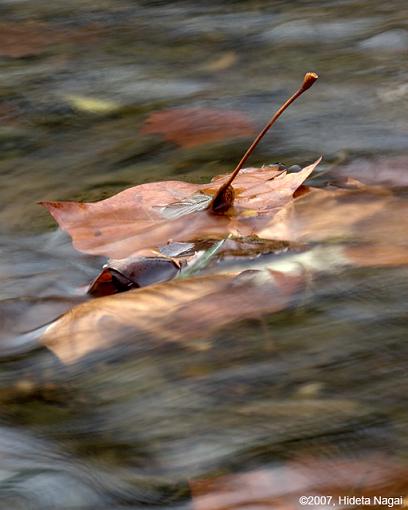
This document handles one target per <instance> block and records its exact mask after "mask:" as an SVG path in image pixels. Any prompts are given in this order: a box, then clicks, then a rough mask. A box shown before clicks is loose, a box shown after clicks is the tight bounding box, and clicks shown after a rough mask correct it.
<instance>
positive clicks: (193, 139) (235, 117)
mask: <svg viewBox="0 0 408 510" xmlns="http://www.w3.org/2000/svg"><path fill="white" fill-rule="evenodd" d="M254 132H255V128H254V125H253V124H252V122H251V121H250V120H248V118H247V116H246V115H244V114H243V113H241V112H236V111H231V110H219V109H215V108H214V109H212V108H172V109H170V110H163V111H160V112H154V113H152V114H151V115H150V116H149V117H148V118H147V119H146V121H145V124H144V125H143V127H142V129H141V134H159V135H162V136H163V137H164V139H165V140H167V141H169V142H174V143H176V144H177V145H180V146H182V147H193V146H194V145H201V144H205V143H213V142H217V141H220V140H227V139H233V138H237V137H248V136H252V135H253V134H254Z"/></svg>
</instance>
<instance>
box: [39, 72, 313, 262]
mask: <svg viewBox="0 0 408 510" xmlns="http://www.w3.org/2000/svg"><path fill="white" fill-rule="evenodd" d="M317 78H318V76H317V74H315V73H306V75H305V76H304V79H303V82H302V85H301V86H300V87H299V89H298V90H297V91H296V92H295V93H294V94H293V95H292V96H290V97H289V99H287V101H286V102H285V103H284V104H283V105H282V106H281V107H280V108H279V109H278V110H277V111H276V112H275V114H274V115H273V116H272V118H271V119H270V121H269V122H268V123H267V124H266V125H265V127H264V128H263V129H262V130H261V132H260V133H259V134H258V136H257V137H256V138H255V140H254V141H253V142H252V144H251V145H250V147H249V148H248V149H247V151H246V152H245V154H244V155H243V157H242V158H241V160H240V162H239V163H238V165H237V166H236V168H235V170H234V171H233V172H232V173H231V175H229V176H221V177H216V178H215V179H213V180H212V182H211V183H209V184H207V185H194V184H188V183H184V182H179V181H168V182H158V183H151V184H143V185H141V186H136V187H134V188H131V189H128V190H126V191H123V192H122V193H119V194H118V195H116V196H114V197H112V198H109V199H107V200H103V201H101V202H97V203H95V204H87V203H85V204H80V203H75V202H42V205H44V206H45V207H46V208H47V209H48V210H49V211H50V213H51V214H52V215H53V216H54V218H55V219H56V220H57V222H58V223H59V225H60V226H61V227H62V228H63V229H64V230H67V231H68V232H69V233H70V234H71V236H72V238H73V241H74V245H75V246H76V248H77V249H79V250H81V251H85V252H86V253H91V254H100V255H108V256H110V257H114V258H125V257H127V256H129V255H131V254H134V253H136V252H137V251H139V250H140V249H143V248H149V247H160V246H163V245H165V244H166V243H168V242H169V241H170V242H174V241H176V242H177V241H179V242H186V241H191V240H195V239H201V238H206V237H217V236H220V237H226V236H227V235H229V234H233V235H236V236H244V237H245V236H250V235H254V234H256V233H257V232H258V230H259V229H260V228H261V227H262V226H263V225H264V224H265V223H266V221H267V219H268V218H267V217H269V218H270V217H271V216H274V215H275V214H276V213H277V212H278V211H280V210H281V209H283V208H284V207H285V206H286V205H287V204H288V203H289V202H290V201H291V200H292V198H293V195H294V193H295V191H296V190H297V189H298V188H299V187H300V186H301V185H302V184H303V182H304V180H305V179H307V177H308V176H309V175H310V174H311V173H312V171H313V170H314V168H315V167H316V165H317V164H318V163H319V162H320V159H319V160H317V161H316V162H315V163H313V164H312V165H310V166H308V167H306V168H304V169H303V170H302V171H300V172H298V173H294V174H288V173H287V172H286V171H284V170H282V168H281V167H280V166H279V165H274V166H269V167H262V168H249V169H246V170H242V168H243V166H244V164H245V163H246V161H247V159H248V158H249V156H250V155H251V154H252V152H253V151H254V149H255V147H256V146H257V144H258V143H259V142H260V140H261V139H262V138H263V137H264V136H265V134H266V132H267V131H268V130H269V128H270V127H271V126H272V125H273V124H274V123H275V122H276V120H277V119H278V118H279V117H280V116H281V115H282V113H283V112H284V111H285V110H286V109H287V108H288V107H289V105H291V104H292V103H293V102H294V101H295V100H296V99H297V98H298V97H300V96H301V95H302V94H303V93H304V92H305V91H306V90H308V89H309V88H310V87H311V86H312V85H313V83H315V81H316V80H317ZM232 184H234V187H233V186H232Z"/></svg>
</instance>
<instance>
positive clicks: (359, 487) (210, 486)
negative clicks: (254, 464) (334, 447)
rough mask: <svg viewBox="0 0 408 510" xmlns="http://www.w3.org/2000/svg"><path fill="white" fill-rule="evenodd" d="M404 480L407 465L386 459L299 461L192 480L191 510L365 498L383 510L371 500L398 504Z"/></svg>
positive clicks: (407, 485)
mask: <svg viewBox="0 0 408 510" xmlns="http://www.w3.org/2000/svg"><path fill="white" fill-rule="evenodd" d="M272 405H273V404H272ZM407 480H408V466H407V465H406V464H403V463H402V462H399V461H397V460H395V459H393V458H392V457H388V456H383V455H369V456H366V457H362V458H348V457H339V458H334V459H313V458H305V459H299V460H297V461H292V462H288V463H287V464H283V465H279V466H272V467H270V468H266V469H258V470H254V471H249V472H244V473H238V474H235V475H229V476H223V477H219V478H216V479H214V480H198V481H194V482H192V483H191V490H192V496H193V509H194V510H253V509H255V508H257V509H262V510H276V509H277V508H279V509H281V510H285V509H286V510H291V509H296V508H300V506H299V498H300V497H301V496H304V497H306V499H305V501H306V502H310V505H311V506H310V508H317V507H318V506H324V507H328V506H329V507H331V506H333V507H336V506H337V507H339V508H350V506H352V507H353V508H354V507H356V506H358V507H360V505H358V504H356V503H353V498H352V497H354V498H366V500H365V501H368V500H369V501H370V505H369V506H370V508H384V506H386V505H387V504H388V503H390V501H388V502H384V501H375V497H377V498H379V499H381V497H383V498H386V497H389V498H397V497H399V498H401V500H402V499H403V498H402V496H405V494H406V492H407V489H408V482H407ZM319 496H320V498H319ZM340 497H341V499H340ZM348 498H349V500H348V501H347V499H348ZM391 501H394V503H395V505H396V506H401V504H404V503H402V502H401V501H398V500H397V499H395V500H391ZM365 504H366V505H368V503H365ZM363 506H364V505H362V507H363Z"/></svg>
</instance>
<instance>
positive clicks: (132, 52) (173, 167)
mask: <svg viewBox="0 0 408 510" xmlns="http://www.w3.org/2000/svg"><path fill="white" fill-rule="evenodd" d="M0 12H1V18H2V19H1V23H0V25H1V27H0V70H1V72H0V119H1V126H0V147H1V154H0V174H1V177H2V185H1V187H0V202H1V208H0V224H1V227H2V231H3V234H2V236H1V238H0V252H1V255H2V256H1V260H0V282H1V301H0V310H1V316H0V325H1V332H0V338H1V343H0V400H1V403H2V406H1V407H2V410H1V416H0V420H1V421H0V424H1V426H0V429H1V430H0V501H1V503H2V505H0V507H1V508H16V509H17V508H18V509H20V508H21V509H28V508H30V509H35V510H36V509H44V508H81V509H82V508H86V509H88V508H89V509H94V508H122V507H123V508H140V507H141V506H150V505H156V506H157V505H158V506H159V507H160V508H170V507H171V508H192V505H195V508H198V509H201V508H204V507H205V508H206V510H209V509H213V508H214V509H216V508H219V509H221V508H237V506H234V505H238V504H240V505H241V506H240V508H250V507H251V508H252V507H253V506H251V505H254V504H255V503H254V500H248V499H245V498H246V496H245V498H242V494H241V495H240V493H239V491H237V499H235V500H234V499H232V500H231V495H230V492H231V487H234V483H235V484H238V485H240V484H241V483H242V486H243V487H246V486H248V490H254V491H255V492H256V491H260V493H262V497H261V503H262V504H264V505H267V506H266V507H267V508H275V507H276V504H277V503H276V498H277V497H278V498H283V499H281V500H280V501H281V502H282V501H283V502H284V503H285V502H286V504H287V505H289V501H290V500H285V497H286V496H287V494H289V493H291V491H292V492H293V491H295V490H297V489H296V488H297V487H302V488H305V489H304V490H305V492H307V489H308V490H313V491H315V492H313V493H316V492H317V493H321V494H330V493H331V492H330V490H331V489H332V486H331V485H330V484H331V483H332V482H333V477H335V476H337V475H335V473H340V474H341V473H344V471H341V470H336V469H337V468H336V469H335V468H333V477H332V478H331V479H330V480H328V481H327V482H325V483H324V484H323V486H322V485H320V486H318V488H316V483H317V482H316V479H313V477H312V481H307V480H308V478H307V476H306V475H305V474H304V472H303V471H302V473H300V472H299V467H298V466H299V463H300V464H302V463H303V464H304V462H306V461H307V462H311V461H310V459H313V462H315V463H316V464H315V465H316V466H317V467H316V470H317V471H316V472H319V471H318V469H320V470H321V469H322V466H323V467H324V466H326V465H328V464H325V462H329V461H330V462H333V463H334V465H338V464H336V459H343V460H342V462H343V461H344V462H350V464H349V466H350V469H351V470H355V473H356V478H357V477H358V478H359V477H360V474H362V473H363V474H364V473H367V471H368V468H367V466H368V465H369V466H371V469H374V472H375V473H377V475H376V476H377V477H376V476H374V475H372V474H371V475H370V476H369V477H367V478H365V480H366V482H364V483H362V482H361V483H360V482H359V483H357V482H356V483H355V485H353V483H352V481H350V479H349V478H347V481H346V482H344V485H343V489H344V492H347V493H350V494H351V493H353V491H354V493H356V494H360V493H361V494H362V495H364V494H365V493H367V494H368V493H370V494H371V493H375V490H377V488H378V487H381V491H384V494H386V495H391V496H405V495H406V493H404V494H403V493H402V492H403V491H408V486H407V485H406V482H405V481H406V480H407V479H408V477H407V476H405V474H406V468H405V467H404V466H405V462H406V455H407V451H408V450H407V447H408V444H407V439H406V438H407V428H408V415H407V411H406V402H405V394H406V390H407V383H408V380H407V376H406V366H405V365H406V359H407V354H408V353H407V352H406V350H407V348H406V342H405V336H406V327H407V323H406V302H407V299H408V286H407V284H406V281H407V274H406V270H405V269H402V268H395V269H343V270H342V271H341V272H340V273H338V272H336V273H333V274H329V275H326V276H325V277H320V278H319V277H318V278H317V279H316V280H315V281H314V282H313V284H312V285H311V286H307V288H306V289H305V291H303V292H301V293H299V295H296V296H295V299H294V303H293V304H294V306H293V308H291V309H289V310H286V311H283V312H280V313H278V314H276V315H274V316H268V315H267V316H262V317H259V318H257V319H252V320H242V321H240V322H239V323H238V324H235V325H228V326H225V327H223V328H222V329H219V330H217V331H216V332H215V333H212V334H211V335H208V339H207V342H206V343H203V344H202V345H201V346H200V348H199V349H198V348H197V349H190V348H188V346H186V345H183V344H181V345H162V346H157V345H155V344H153V343H152V342H150V340H149V338H146V339H145V341H143V342H140V344H138V346H137V348H134V349H126V348H124V347H123V344H122V346H118V347H117V348H113V349H111V350H109V352H107V353H102V354H100V355H99V356H96V357H95V358H92V357H90V358H86V359H84V360H83V361H82V362H80V363H77V364H74V365H72V366H69V367H65V366H63V365H62V364H61V363H60V361H59V360H58V359H57V358H55V357H54V355H53V354H52V353H50V352H48V351H46V350H45V349H43V348H40V347H38V335H39V332H40V331H41V328H42V326H44V325H45V324H47V323H49V322H50V321H52V320H53V319H54V318H56V317H58V316H59V315H60V314H62V313H63V312H64V311H66V310H67V309H69V308H71V307H72V306H73V305H74V304H78V303H80V302H82V301H84V300H85V299H87V298H86V297H85V295H84V286H85V285H86V284H87V283H88V282H89V281H90V280H91V279H92V278H93V277H94V276H95V273H96V270H97V268H98V267H99V266H100V263H101V261H100V260H97V259H95V258H93V257H87V256H84V255H81V254H78V253H76V252H75V251H74V250H73V249H72V247H71V245H70V241H69V240H68V239H67V237H66V236H63V235H61V233H56V232H54V231H51V225H52V223H51V221H50V220H49V219H48V217H47V216H46V214H45V212H43V211H42V210H41V209H40V208H39V207H38V206H36V205H35V202H36V201H37V200H40V199H56V198H58V199H78V200H94V199H99V198H101V197H104V196H108V195H110V194H112V193H114V192H116V191H119V190H120V189H123V188H125V187H127V186H130V185H132V184H137V183H141V182H146V181H153V180H160V179H169V178H182V179H187V180H194V181H204V180H205V179H207V178H208V177H209V176H212V175H215V174H219V173H222V172H223V171H226V170H229V169H230V168H231V166H232V165H233V164H234V162H235V161H236V160H237V159H238V158H239V156H240V154H241V153H242V151H243V149H244V148H245V147H246V145H247V143H248V141H249V137H247V136H245V134H244V135H243V136H240V137H239V139H236V138H233V139H231V138H226V139H223V138H222V137H221V138H219V139H217V140H215V141H211V143H203V144H197V145H194V146H183V144H178V143H176V142H173V141H166V140H165V139H164V137H163V136H161V135H160V134H157V133H155V134H149V133H146V132H145V133H143V129H142V127H143V125H144V123H145V121H146V118H147V117H148V116H149V115H150V114H151V113H152V112H156V111H160V110H165V109H169V108H175V107H179V108H180V107H184V108H186V107H188V108H211V109H214V108H224V109H227V110H234V111H239V112H241V114H242V115H243V116H244V117H247V118H248V123H249V124H252V123H254V124H255V125H259V126H261V125H262V124H263V122H264V121H265V120H266V119H267V118H268V116H269V114H270V113H271V112H272V111H273V109H274V107H275V106H276V104H278V103H279V102H280V101H281V100H282V99H283V98H285V97H286V96H287V94H288V92H290V91H292V90H293V89H294V88H295V87H296V86H297V84H298V82H299V80H300V79H301V77H302V76H303V73H304V71H306V70H314V71H317V72H319V74H321V77H322V79H321V80H320V82H319V83H317V84H316V86H315V87H314V89H313V90H312V91H311V92H310V93H309V95H307V96H305V97H304V98H303V99H302V100H301V101H300V102H299V103H298V104H297V105H296V106H295V107H294V108H293V109H292V110H290V111H288V112H287V115H286V114H285V118H284V119H282V121H280V123H279V125H278V126H277V127H276V129H275V131H273V132H271V134H270V135H268V136H269V138H268V139H267V140H266V142H265V143H264V144H263V145H262V146H261V147H259V148H258V149H257V152H256V154H255V155H254V156H253V160H252V162H253V163H256V162H271V161H284V162H285V163H288V164H294V163H303V162H304V161H310V160H311V159H314V158H315V156H317V155H319V154H320V153H324V154H325V162H326V163H325V164H326V169H327V170H329V169H330V168H331V166H330V165H331V163H334V164H337V163H338V162H342V163H344V162H345V161H347V162H348V161H350V162H351V166H350V168H352V169H354V170H355V169H356V168H357V173H358V165H361V161H370V158H372V157H375V156H381V158H382V159H380V160H379V161H381V165H382V168H383V175H385V179H386V180H387V179H389V180H390V181H391V182H392V181H393V179H392V177H390V174H392V172H393V169H394V163H391V164H390V163H389V162H390V161H394V162H395V161H398V172H399V174H400V175H403V173H404V168H405V167H404V165H405V161H406V160H405V159H404V152H405V154H406V147H407V142H408V124H407V120H406V115H405V106H406V104H407V98H408V86H407V75H408V69H407V63H406V58H405V56H406V52H407V50H408V27H407V22H406V20H407V19H408V16H407V15H408V10H407V4H406V2H405V1H402V0H392V1H390V2H386V3H385V4H384V2H379V1H378V2H377V1H376V0H373V1H372V2H370V3H369V5H368V3H367V2H364V1H358V0H351V1H339V2H282V1H277V2H263V1H256V2H255V1H249V0H248V1H240V2H233V3H227V2H225V3H221V4H220V3H215V2H214V3H209V4H208V5H206V6H200V5H198V4H194V3H192V2H188V1H186V2H175V3H166V2H129V1H127V0H120V1H119V2H110V1H109V0H108V1H106V2H100V3H97V4H95V2H88V1H81V2H78V1H74V2H70V3H69V4H67V5H66V6H62V5H61V4H59V5H58V6H57V5H56V4H53V3H49V2H48V3H46V2H42V1H37V2H35V3H29V2H25V1H23V2H11V1H4V2H2V4H1V6H0ZM22 34H24V37H22ZM356 157H359V158H361V157H364V158H366V159H365V160H360V163H356V164H354V160H355V159H356ZM385 168H386V171H385V170H384V169H385ZM364 171H365V170H364ZM326 177H327V174H325V176H324V178H326ZM398 182H399V184H400V185H405V183H406V178H405V177H404V178H402V179H398ZM295 305H296V306H295ZM131 340H132V336H131V332H129V339H128V345H132V342H131ZM305 459H306V460H305ZM344 459H345V460H344ZM373 459H374V460H373ZM303 464H302V465H303ZM308 465H309V464H308ZM384 466H385V467H384ZM313 469H314V468H312V470H313ZM324 469H326V468H325V467H324ZM376 469H377V471H375V470H376ZM327 470H330V468H329V467H328V468H327ZM404 470H405V471H404ZM385 471H387V476H389V478H386V477H385V478H384V476H383V475H384V472H385ZM394 471H395V476H394ZM237 472H241V473H255V475H248V474H244V475H241V476H242V478H237V479H236V480H235V481H234V479H233V478H231V474H232V473H237ZM256 473H262V474H258V476H257V475H256ZM268 473H269V475H268ZM270 473H273V474H274V476H275V477H277V476H280V477H281V478H280V479H281V480H282V484H281V487H280V488H279V490H280V492H279V490H278V488H277V487H275V486H274V485H273V483H272V482H271V483H269V482H268V480H269V478H268V476H269V477H270V476H271V475H270ZM401 473H403V474H401ZM404 473H405V474H404ZM363 474H362V476H363ZM250 476H253V477H255V478H254V479H253V478H250ZM301 476H303V478H302V480H303V482H302V483H303V485H302V484H300V483H299V477H301ZM305 476H306V478H305ZM248 477H249V478H248ZM264 477H266V478H264ZM218 478H219V481H215V483H212V482H211V481H209V480H210V479H216V480H218ZM359 479H360V478H359ZM379 479H382V482H381V483H380V482H378V480H379ZM200 480H201V481H202V480H204V481H205V484H204V485H199V481H200ZM265 480H266V482H265ZM305 480H306V481H305ZM384 480H385V481H384ZM398 480H399V481H398ZM401 480H402V482H401V483H400V481H401ZM397 482H398V483H397ZM203 483H204V482H203ZM393 483H394V485H393ZM246 484H248V485H246ZM308 484H309V485H308ZM265 486H268V487H272V489H273V490H272V489H271V491H272V492H273V491H274V492H273V493H271V492H267V493H266V495H265ZM393 487H394V489H393ZM346 489H347V490H346ZM333 490H334V489H333ZM336 490H337V491H340V492H341V489H339V488H338V487H337V489H336ZM378 490H379V491H380V489H378ZM393 490H394V491H395V493H393ZM220 491H221V492H223V493H225V494H229V496H228V498H229V499H214V498H218V496H217V494H219V492H220ZM232 492H233V493H234V491H232ZM191 494H193V500H194V503H192V498H191ZM212 496H213V497H212ZM206 498H207V499H206ZM208 498H210V499H208ZM203 501H204V503H203ZM234 501H235V503H234ZM238 502H239V503H238ZM210 503H211V504H210ZM290 504H291V505H293V504H294V503H293V502H291V503H290ZM203 505H204V506H203ZM205 505H206V506H205Z"/></svg>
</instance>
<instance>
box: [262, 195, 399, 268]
mask: <svg viewBox="0 0 408 510" xmlns="http://www.w3.org/2000/svg"><path fill="white" fill-rule="evenodd" d="M283 213H284V217H283V214H278V215H276V216H275V217H274V218H272V219H271V221H270V223H269V224H268V225H267V226H266V227H265V228H264V229H263V230H261V231H260V232H259V236H260V237H263V238H265V239H277V238H278V239H286V240H288V241H291V242H299V243H317V242H319V243H322V242H326V243H327V242H330V243H336V244H342V245H344V247H345V250H346V252H347V254H348V256H349V257H350V259H351V260H352V261H353V260H354V262H355V263H356V264H357V265H366V266H374V265H401V264H408V237H407V231H408V200H407V199H406V198H405V197H398V196H394V195H392V194H390V193H389V192H387V191H386V190H384V189H379V190H374V189H373V188H370V187H368V188H366V189H365V188H364V187H359V188H356V189H354V190H344V189H327V190H325V189H312V190H311V191H310V193H308V194H306V195H304V196H302V197H300V198H298V199H297V200H295V201H294V202H293V204H292V207H291V208H286V209H285V211H283Z"/></svg>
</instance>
